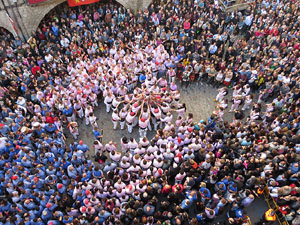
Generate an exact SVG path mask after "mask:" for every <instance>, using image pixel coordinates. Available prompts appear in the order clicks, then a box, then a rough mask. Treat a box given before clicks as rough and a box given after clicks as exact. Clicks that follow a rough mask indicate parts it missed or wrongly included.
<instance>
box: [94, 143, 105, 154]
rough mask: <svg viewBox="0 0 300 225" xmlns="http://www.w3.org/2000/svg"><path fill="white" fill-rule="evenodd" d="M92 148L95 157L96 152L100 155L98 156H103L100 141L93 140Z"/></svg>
mask: <svg viewBox="0 0 300 225" xmlns="http://www.w3.org/2000/svg"><path fill="white" fill-rule="evenodd" d="M93 147H94V149H95V155H96V154H97V153H98V152H99V153H100V155H102V154H103V145H102V143H101V142H100V141H98V140H95V141H94V144H93Z"/></svg>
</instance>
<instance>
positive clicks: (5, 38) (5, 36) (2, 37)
mask: <svg viewBox="0 0 300 225" xmlns="http://www.w3.org/2000/svg"><path fill="white" fill-rule="evenodd" d="M12 40H14V35H13V34H12V33H11V32H10V31H9V30H7V29H6V28H4V27H0V46H2V47H5V46H7V45H9V43H10V42H11V41H12ZM0 57H1V56H0Z"/></svg>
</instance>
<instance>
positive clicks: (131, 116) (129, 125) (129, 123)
mask: <svg viewBox="0 0 300 225" xmlns="http://www.w3.org/2000/svg"><path fill="white" fill-rule="evenodd" d="M134 118H135V113H134V112H130V113H128V114H127V116H126V122H127V123H126V124H127V129H128V132H129V133H130V134H131V133H132V128H133V120H134Z"/></svg>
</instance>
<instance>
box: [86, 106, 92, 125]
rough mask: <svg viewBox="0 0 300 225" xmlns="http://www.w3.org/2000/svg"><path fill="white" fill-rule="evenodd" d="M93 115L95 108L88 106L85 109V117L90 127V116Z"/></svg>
mask: <svg viewBox="0 0 300 225" xmlns="http://www.w3.org/2000/svg"><path fill="white" fill-rule="evenodd" d="M91 113H93V108H92V106H90V105H89V106H87V107H86V108H85V112H84V115H85V125H89V124H90V119H89V116H90V114H91Z"/></svg>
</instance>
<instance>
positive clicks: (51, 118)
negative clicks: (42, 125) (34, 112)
mask: <svg viewBox="0 0 300 225" xmlns="http://www.w3.org/2000/svg"><path fill="white" fill-rule="evenodd" d="M46 123H52V124H54V119H53V117H52V116H46Z"/></svg>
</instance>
